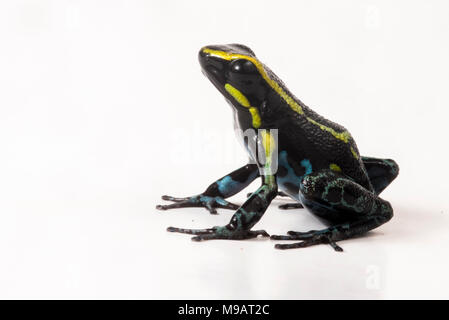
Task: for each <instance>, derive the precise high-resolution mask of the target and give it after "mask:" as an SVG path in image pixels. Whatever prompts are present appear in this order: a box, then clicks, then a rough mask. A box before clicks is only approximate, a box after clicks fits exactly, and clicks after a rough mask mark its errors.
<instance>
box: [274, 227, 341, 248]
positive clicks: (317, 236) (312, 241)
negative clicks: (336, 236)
mask: <svg viewBox="0 0 449 320" xmlns="http://www.w3.org/2000/svg"><path fill="white" fill-rule="evenodd" d="M287 234H288V235H286V236H284V235H272V236H271V237H270V238H271V239H272V240H302V241H301V242H296V243H291V244H276V245H275V246H274V247H275V248H276V249H281V250H285V249H295V248H306V247H310V246H313V245H316V244H329V245H330V246H331V247H332V248H333V249H334V250H335V251H339V252H342V251H343V249H342V248H341V247H340V246H339V245H337V244H336V242H335V241H334V240H333V239H332V234H330V233H327V232H322V231H316V230H311V231H308V232H297V231H289V232H287Z"/></svg>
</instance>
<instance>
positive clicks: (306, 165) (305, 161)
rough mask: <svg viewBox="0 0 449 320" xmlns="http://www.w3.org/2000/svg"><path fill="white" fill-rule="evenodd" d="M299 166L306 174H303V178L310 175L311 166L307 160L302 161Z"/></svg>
mask: <svg viewBox="0 0 449 320" xmlns="http://www.w3.org/2000/svg"><path fill="white" fill-rule="evenodd" d="M301 165H302V166H303V167H304V168H305V169H306V173H305V174H304V176H305V175H307V174H311V173H312V164H311V163H310V160H309V159H304V160H302V161H301ZM304 176H303V177H304ZM301 180H302V179H301Z"/></svg>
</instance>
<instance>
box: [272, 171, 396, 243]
mask: <svg viewBox="0 0 449 320" xmlns="http://www.w3.org/2000/svg"><path fill="white" fill-rule="evenodd" d="M300 191H301V195H302V197H303V204H304V206H305V207H306V208H307V209H309V210H310V211H311V212H313V213H314V214H316V215H317V216H319V217H321V218H323V219H326V220H327V221H330V222H331V223H332V224H333V225H332V226H331V227H329V228H326V229H323V230H318V231H316V230H311V231H308V232H296V231H289V232H288V235H287V236H278V235H273V236H272V237H271V238H272V239H274V240H302V241H301V242H298V243H293V244H277V245H276V246H275V247H276V248H277V249H291V248H302V247H308V246H311V245H315V244H320V243H327V244H330V245H331V246H332V247H333V248H334V249H335V250H336V251H342V249H341V248H340V247H339V246H338V245H337V244H336V243H335V242H336V241H339V240H344V239H348V238H351V237H354V236H357V235H360V234H363V233H365V232H367V231H369V230H372V229H374V228H377V227H378V226H380V225H382V224H384V223H385V222H387V221H388V220H390V219H391V218H392V216H393V209H392V207H391V205H390V203H389V202H387V201H385V200H383V199H381V198H380V197H378V196H377V195H376V194H375V193H373V192H371V191H369V190H367V189H365V188H363V187H361V186H360V185H358V184H357V183H355V182H353V181H352V180H350V179H348V178H347V177H345V176H343V175H342V174H339V173H336V172H334V171H331V170H322V171H318V172H314V173H311V174H309V175H307V176H305V177H304V179H303V181H302V184H301V189H300Z"/></svg>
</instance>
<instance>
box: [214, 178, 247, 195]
mask: <svg viewBox="0 0 449 320" xmlns="http://www.w3.org/2000/svg"><path fill="white" fill-rule="evenodd" d="M217 184H218V191H220V193H221V194H223V195H226V194H229V193H230V192H231V191H232V190H234V189H235V188H237V187H238V186H239V185H240V184H241V183H240V182H237V181H234V180H232V178H231V177H230V176H226V177H224V178H223V179H221V180H218V181H217Z"/></svg>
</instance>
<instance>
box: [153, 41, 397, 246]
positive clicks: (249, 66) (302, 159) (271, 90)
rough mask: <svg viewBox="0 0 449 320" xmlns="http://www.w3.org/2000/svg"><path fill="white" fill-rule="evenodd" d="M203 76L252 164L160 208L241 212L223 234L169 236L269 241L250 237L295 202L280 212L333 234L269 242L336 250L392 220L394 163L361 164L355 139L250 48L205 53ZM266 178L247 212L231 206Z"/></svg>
mask: <svg viewBox="0 0 449 320" xmlns="http://www.w3.org/2000/svg"><path fill="white" fill-rule="evenodd" d="M198 57H199V62H200V65H201V69H202V72H203V73H204V74H205V75H206V77H207V78H208V79H209V80H210V81H211V82H212V84H213V85H214V86H215V87H216V88H217V89H218V91H220V93H221V94H222V95H223V96H224V98H225V99H226V100H227V101H228V103H229V104H230V105H231V107H232V108H231V109H232V111H233V114H234V126H235V127H236V129H238V130H237V131H238V132H239V135H238V136H239V138H240V139H241V140H242V141H243V143H244V145H245V147H246V149H247V151H248V154H249V159H250V162H249V163H248V164H246V165H244V166H243V167H241V168H239V169H237V170H235V171H233V172H231V173H229V174H228V175H226V176H224V177H222V178H220V179H218V180H217V181H215V182H214V183H212V184H211V185H210V186H209V187H208V188H207V189H206V191H204V192H203V193H201V194H199V195H195V196H191V197H187V198H175V197H171V196H162V199H163V200H168V201H172V202H173V203H172V204H169V205H158V206H157V209H160V210H167V209H172V208H182V207H205V208H206V209H207V210H208V211H209V212H210V213H212V214H216V213H217V211H216V208H225V209H231V210H235V213H234V215H233V216H232V218H231V220H230V222H229V223H228V224H227V225H225V226H217V227H212V228H209V229H183V228H175V227H169V228H168V229H167V230H168V231H170V232H179V233H186V234H191V235H194V237H193V238H192V240H194V241H201V240H211V239H236V240H242V239H250V238H255V237H257V236H264V237H269V234H268V233H267V232H266V231H265V230H252V228H253V227H254V225H255V224H256V223H257V222H258V221H259V220H260V219H261V218H262V216H263V214H264V213H265V211H266V210H267V208H268V206H269V205H270V203H271V201H272V200H273V199H274V198H275V197H276V196H278V195H280V196H288V197H290V198H291V199H293V200H294V201H295V202H294V203H293V204H286V205H284V206H283V207H282V208H283V209H287V208H305V209H307V210H308V211H309V212H311V213H312V214H314V215H316V216H317V217H319V218H320V219H321V220H323V221H324V222H326V226H327V228H325V229H323V230H311V231H308V232H298V231H289V232H287V235H271V239H274V240H298V241H296V242H294V243H282V244H280V243H278V244H276V245H275V248H277V249H291V248H303V247H308V246H311V245H316V244H329V245H330V246H332V248H333V249H335V250H336V251H343V250H342V248H341V247H340V246H339V245H338V244H337V243H336V242H338V241H340V240H344V239H349V238H352V237H355V236H358V235H361V234H364V233H366V232H367V231H369V230H372V229H374V228H377V227H379V226H380V225H382V224H384V223H386V222H387V221H389V220H390V219H391V218H392V217H393V209H392V207H391V205H390V203H389V202H388V201H386V200H384V199H382V198H380V197H379V194H380V193H381V192H382V191H383V190H384V189H385V188H386V187H387V186H388V185H389V184H390V183H391V182H392V181H393V180H394V179H395V178H396V177H397V175H398V173H399V167H398V165H397V164H396V162H395V161H393V160H391V159H379V158H373V157H365V156H361V155H360V153H359V151H358V149H357V145H356V143H355V141H354V139H353V137H352V136H351V135H350V133H349V132H348V131H347V130H346V129H345V128H344V127H343V126H341V125H339V124H336V123H334V122H331V121H329V120H327V119H325V118H324V117H322V116H320V115H319V114H317V113H316V112H315V111H313V110H311V109H310V108H309V107H307V106H306V105H305V104H304V103H303V102H301V101H300V100H299V99H298V98H296V97H295V96H294V95H293V94H292V93H291V92H290V91H289V90H288V89H287V88H286V86H285V85H284V83H283V82H282V81H281V80H280V79H279V78H278V77H277V76H276V75H275V74H274V73H273V72H272V71H271V70H270V69H269V68H268V67H267V66H265V65H264V64H263V63H262V62H260V61H259V60H258V59H257V57H256V55H255V54H254V52H253V51H252V50H251V49H250V48H248V47H247V46H245V45H241V44H228V45H211V46H206V47H203V48H201V50H200V51H199V55H198ZM257 178H261V186H260V187H259V188H258V189H257V190H256V191H255V192H253V193H251V194H250V195H249V196H248V198H247V199H246V201H245V202H244V203H243V204H242V205H241V206H238V205H235V204H233V203H230V202H228V201H227V200H226V199H227V198H228V197H231V196H233V195H235V194H237V193H238V192H240V191H242V190H243V189H244V188H245V187H247V186H248V185H249V184H250V183H251V182H252V181H254V180H255V179H257Z"/></svg>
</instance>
